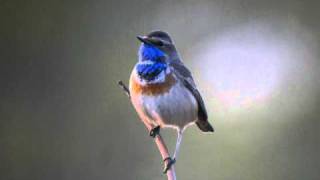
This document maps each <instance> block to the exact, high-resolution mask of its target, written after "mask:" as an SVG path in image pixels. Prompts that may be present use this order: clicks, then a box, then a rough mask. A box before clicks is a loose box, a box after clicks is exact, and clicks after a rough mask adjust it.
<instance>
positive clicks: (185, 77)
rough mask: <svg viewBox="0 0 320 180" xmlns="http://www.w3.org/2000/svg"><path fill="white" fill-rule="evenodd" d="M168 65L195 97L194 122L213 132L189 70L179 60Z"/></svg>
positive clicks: (205, 130) (206, 130)
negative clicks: (196, 116)
mask: <svg viewBox="0 0 320 180" xmlns="http://www.w3.org/2000/svg"><path fill="white" fill-rule="evenodd" d="M170 66H171V67H172V68H173V69H174V72H175V74H176V75H177V77H178V78H179V80H181V81H182V82H183V84H184V86H185V87H186V88H187V89H188V90H189V91H190V92H191V94H192V95H193V96H194V97H195V98H196V100H197V103H198V120H197V121H196V124H197V125H198V127H199V128H200V129H201V130H202V131H204V132H208V131H211V132H213V131H214V130H213V127H212V126H211V125H210V123H209V122H208V114H207V110H206V107H205V105H204V102H203V100H202V97H201V94H200V92H199V91H198V89H197V87H196V84H195V83H194V80H193V78H192V74H191V72H190V71H189V70H188V69H187V68H186V67H185V66H184V65H183V63H182V62H181V61H174V62H171V63H170Z"/></svg>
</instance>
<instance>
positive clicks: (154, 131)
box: [149, 125, 160, 138]
mask: <svg viewBox="0 0 320 180" xmlns="http://www.w3.org/2000/svg"><path fill="white" fill-rule="evenodd" d="M159 133H160V126H159V125H158V126H156V127H154V128H152V129H151V130H150V132H149V135H150V136H151V137H153V138H155V137H156V136H157V135H159Z"/></svg>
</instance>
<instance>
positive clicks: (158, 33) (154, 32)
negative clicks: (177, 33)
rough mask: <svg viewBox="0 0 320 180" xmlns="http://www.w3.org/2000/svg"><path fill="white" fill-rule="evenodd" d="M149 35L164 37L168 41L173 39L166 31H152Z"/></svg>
mask: <svg viewBox="0 0 320 180" xmlns="http://www.w3.org/2000/svg"><path fill="white" fill-rule="evenodd" d="M147 36H148V37H150V38H152V37H155V38H159V39H163V40H166V41H168V42H170V43H172V40H171V38H170V36H169V34H168V33H166V32H164V31H152V32H150V33H149V34H148V35H147Z"/></svg>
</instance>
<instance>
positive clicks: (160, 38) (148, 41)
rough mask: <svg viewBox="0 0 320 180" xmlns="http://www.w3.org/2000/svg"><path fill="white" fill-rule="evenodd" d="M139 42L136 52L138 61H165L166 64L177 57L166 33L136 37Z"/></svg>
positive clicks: (152, 33) (151, 33)
mask: <svg viewBox="0 0 320 180" xmlns="http://www.w3.org/2000/svg"><path fill="white" fill-rule="evenodd" d="M137 38H138V39H139V40H140V41H141V46H140V49H139V52H138V55H139V61H145V60H149V61H165V62H168V61H170V60H173V59H174V58H176V57H177V56H178V54H177V50H176V48H175V46H174V44H173V41H172V40H171V38H170V36H169V34H168V33H166V32H163V31H152V32H150V33H149V34H147V35H145V36H137Z"/></svg>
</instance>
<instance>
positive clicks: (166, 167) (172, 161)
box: [163, 157, 176, 174]
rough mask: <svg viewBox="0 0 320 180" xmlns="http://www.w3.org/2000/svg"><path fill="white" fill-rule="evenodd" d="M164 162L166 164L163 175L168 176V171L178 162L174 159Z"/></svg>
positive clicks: (167, 159)
mask: <svg viewBox="0 0 320 180" xmlns="http://www.w3.org/2000/svg"><path fill="white" fill-rule="evenodd" d="M163 162H164V164H165V165H164V168H163V174H166V173H167V171H168V170H169V169H170V168H171V166H172V165H173V164H174V163H175V162H176V160H175V159H172V158H171V157H167V158H165V159H164V160H163ZM166 162H167V163H166Z"/></svg>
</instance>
